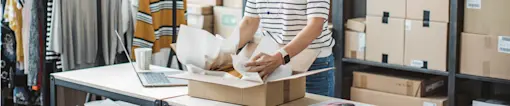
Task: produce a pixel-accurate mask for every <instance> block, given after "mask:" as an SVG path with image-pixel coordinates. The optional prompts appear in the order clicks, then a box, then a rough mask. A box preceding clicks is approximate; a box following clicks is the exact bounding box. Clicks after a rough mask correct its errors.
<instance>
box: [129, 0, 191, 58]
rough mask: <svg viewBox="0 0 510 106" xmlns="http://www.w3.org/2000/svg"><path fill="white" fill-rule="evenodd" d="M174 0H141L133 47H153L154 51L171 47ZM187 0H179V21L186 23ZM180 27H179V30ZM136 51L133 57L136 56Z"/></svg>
mask: <svg viewBox="0 0 510 106" xmlns="http://www.w3.org/2000/svg"><path fill="white" fill-rule="evenodd" d="M172 2H173V1H172V0H139V1H138V13H137V14H136V20H137V21H136V27H135V38H134V39H133V48H132V51H134V49H135V48H138V47H141V48H152V51H153V53H157V52H159V50H160V49H161V48H170V44H171V43H172V36H171V35H172V32H173V31H172V27H173V23H172V6H173V4H172ZM185 11H186V0H177V13H176V14H177V17H178V18H177V23H176V25H177V26H178V25H180V24H186V19H185V18H184V13H185ZM178 30H179V28H177V31H178ZM133 54H134V53H132V55H131V56H132V57H133V58H134V55H133Z"/></svg>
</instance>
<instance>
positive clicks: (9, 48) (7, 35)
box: [1, 25, 16, 89]
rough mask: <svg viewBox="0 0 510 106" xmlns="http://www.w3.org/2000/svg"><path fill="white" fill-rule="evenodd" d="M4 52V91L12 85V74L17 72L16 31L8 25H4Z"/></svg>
mask: <svg viewBox="0 0 510 106" xmlns="http://www.w3.org/2000/svg"><path fill="white" fill-rule="evenodd" d="M1 34H2V38H1V41H2V47H1V48H2V51H1V55H2V58H1V66H2V67H1V70H2V87H1V88H2V89H3V88H7V87H9V85H10V80H11V74H12V72H13V71H14V70H16V55H15V54H16V50H15V48H16V42H15V41H16V40H15V36H14V31H12V30H11V29H10V28H9V27H7V26H6V25H2V33H1Z"/></svg>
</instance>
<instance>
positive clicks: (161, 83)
mask: <svg viewBox="0 0 510 106" xmlns="http://www.w3.org/2000/svg"><path fill="white" fill-rule="evenodd" d="M115 34H117V38H118V39H119V41H120V44H122V47H123V48H122V49H124V54H126V57H127V59H128V60H129V64H131V66H132V67H133V70H134V71H135V73H136V75H137V76H138V79H139V80H140V82H141V83H142V85H143V86H144V87H168V86H186V85H188V81H187V80H182V79H175V78H169V77H167V75H172V74H180V73H184V72H183V71H165V72H138V71H137V69H136V67H135V65H133V61H131V57H130V56H129V53H128V52H127V50H126V48H125V47H126V45H124V43H123V42H122V41H121V37H120V35H119V33H118V32H117V31H116V30H115ZM169 61H171V60H169Z"/></svg>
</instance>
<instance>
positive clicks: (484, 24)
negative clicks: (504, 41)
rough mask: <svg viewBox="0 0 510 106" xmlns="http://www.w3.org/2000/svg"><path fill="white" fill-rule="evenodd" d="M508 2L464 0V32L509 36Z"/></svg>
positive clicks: (500, 0) (509, 2)
mask: <svg viewBox="0 0 510 106" xmlns="http://www.w3.org/2000/svg"><path fill="white" fill-rule="evenodd" d="M508 4H510V0H466V4H465V7H464V32H466V33H472V34H488V35H493V36H501V35H510V30H509V29H510V14H508V10H510V6H508Z"/></svg>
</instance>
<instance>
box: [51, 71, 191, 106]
mask: <svg viewBox="0 0 510 106" xmlns="http://www.w3.org/2000/svg"><path fill="white" fill-rule="evenodd" d="M151 70H153V71H179V70H174V69H169V68H164V67H158V66H151ZM50 80H51V84H50V93H51V94H50V96H51V99H50V101H51V102H50V103H51V106H55V105H56V104H55V103H56V102H55V100H56V99H55V98H56V94H55V93H56V92H55V88H56V86H62V87H67V88H71V89H76V90H81V91H84V92H89V93H93V94H97V95H101V96H105V97H108V98H112V99H116V100H122V101H127V102H130V103H134V104H139V105H144V106H148V105H150V106H155V105H157V106H159V105H163V104H162V103H163V102H162V101H161V100H164V99H166V98H171V97H177V96H182V95H186V94H187V93H188V88H187V87H154V88H147V87H143V86H142V84H141V83H140V81H139V79H138V77H137V76H136V73H135V72H134V71H133V68H132V66H131V65H130V64H127V63H126V64H119V65H110V66H103V67H96V68H88V69H81V70H75V71H67V72H60V73H53V74H51V79H50Z"/></svg>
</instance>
